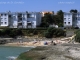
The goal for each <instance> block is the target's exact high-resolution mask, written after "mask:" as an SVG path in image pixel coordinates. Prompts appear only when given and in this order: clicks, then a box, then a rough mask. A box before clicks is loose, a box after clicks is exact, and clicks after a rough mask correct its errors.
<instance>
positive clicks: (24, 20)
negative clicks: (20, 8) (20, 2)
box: [0, 12, 41, 28]
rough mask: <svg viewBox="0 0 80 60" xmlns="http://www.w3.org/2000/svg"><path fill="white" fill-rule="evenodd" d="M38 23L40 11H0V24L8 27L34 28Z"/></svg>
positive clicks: (39, 21)
mask: <svg viewBox="0 0 80 60" xmlns="http://www.w3.org/2000/svg"><path fill="white" fill-rule="evenodd" d="M40 23H41V13H40V12H6V13H5V12H3V13H2V12H1V13H0V26H8V27H10V28H36V27H37V26H39V25H40Z"/></svg>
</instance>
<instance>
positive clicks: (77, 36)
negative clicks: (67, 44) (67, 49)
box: [75, 31, 80, 43]
mask: <svg viewBox="0 0 80 60" xmlns="http://www.w3.org/2000/svg"><path fill="white" fill-rule="evenodd" d="M75 41H76V42H79V43H80V31H78V33H76V36H75Z"/></svg>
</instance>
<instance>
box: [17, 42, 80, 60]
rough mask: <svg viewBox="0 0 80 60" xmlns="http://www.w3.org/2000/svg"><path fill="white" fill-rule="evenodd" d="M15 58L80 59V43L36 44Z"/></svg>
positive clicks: (22, 59)
mask: <svg viewBox="0 0 80 60" xmlns="http://www.w3.org/2000/svg"><path fill="white" fill-rule="evenodd" d="M17 60H80V44H71V43H65V44H57V45H50V46H38V47H36V48H33V49H31V50H30V51H28V52H24V53H22V54H20V55H19V57H18V58H17Z"/></svg>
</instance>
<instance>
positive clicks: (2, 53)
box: [0, 46, 32, 60]
mask: <svg viewBox="0 0 80 60" xmlns="http://www.w3.org/2000/svg"><path fill="white" fill-rule="evenodd" d="M31 48H32V47H10V46H0V60H9V58H17V57H18V56H19V55H20V54H21V53H23V52H26V51H29V50H30V49H31Z"/></svg>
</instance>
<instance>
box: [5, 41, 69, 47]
mask: <svg viewBox="0 0 80 60" xmlns="http://www.w3.org/2000/svg"><path fill="white" fill-rule="evenodd" d="M44 42H47V43H48V44H47V45H51V41H48V40H45V41H30V42H13V43H7V44H5V46H23V47H31V46H34V47H37V46H47V45H45V44H44ZM53 42H54V43H56V44H62V43H68V41H66V40H63V41H61V40H54V41H53Z"/></svg>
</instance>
